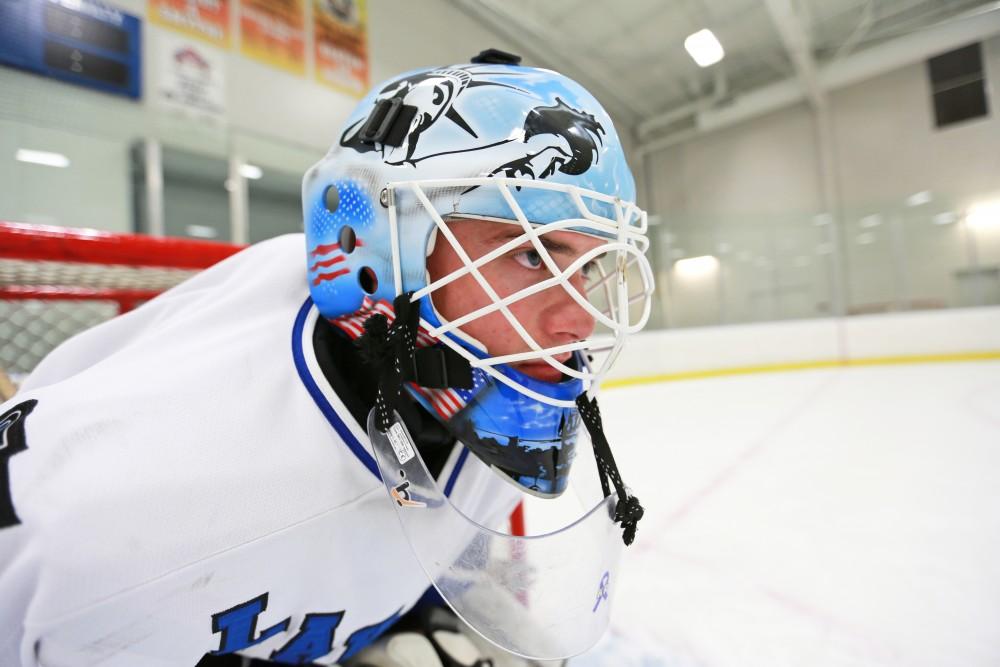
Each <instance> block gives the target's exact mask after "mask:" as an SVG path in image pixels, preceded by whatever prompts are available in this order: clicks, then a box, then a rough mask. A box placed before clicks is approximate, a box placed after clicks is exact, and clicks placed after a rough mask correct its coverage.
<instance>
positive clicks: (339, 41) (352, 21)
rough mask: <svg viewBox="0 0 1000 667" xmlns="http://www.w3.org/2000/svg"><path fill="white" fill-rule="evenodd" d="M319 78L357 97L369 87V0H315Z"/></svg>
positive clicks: (316, 54)
mask: <svg viewBox="0 0 1000 667" xmlns="http://www.w3.org/2000/svg"><path fill="white" fill-rule="evenodd" d="M313 16H314V17H315V22H314V23H315V26H314V30H315V39H314V42H315V54H314V55H315V59H316V80H317V81H319V82H320V83H325V84H326V85H328V86H332V87H333V88H336V89H337V90H340V91H342V92H346V93H348V94H351V95H355V96H357V97H362V96H363V95H364V94H365V93H366V92H367V91H368V85H369V84H368V72H369V65H368V3H367V0H313Z"/></svg>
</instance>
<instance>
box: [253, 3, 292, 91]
mask: <svg viewBox="0 0 1000 667" xmlns="http://www.w3.org/2000/svg"><path fill="white" fill-rule="evenodd" d="M305 33H306V26H305V6H304V0H242V1H241V3H240V50H241V51H242V52H243V54H244V55H245V56H247V57H249V58H253V59H254V60H259V61H260V62H263V63H266V64H268V65H271V66H273V67H277V68H279V69H283V70H285V71H288V72H291V73H293V74H299V75H303V74H305V71H306V63H305V49H306V47H305Z"/></svg>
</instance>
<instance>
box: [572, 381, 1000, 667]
mask: <svg viewBox="0 0 1000 667" xmlns="http://www.w3.org/2000/svg"><path fill="white" fill-rule="evenodd" d="M601 402H602V410H603V412H604V415H605V424H606V426H607V430H608V433H609V437H610V440H611V443H612V445H613V447H614V449H615V452H616V456H617V458H618V462H619V465H620V467H621V469H622V472H623V475H624V477H625V480H626V481H627V483H628V484H629V485H630V486H631V487H632V488H633V490H634V491H635V492H636V494H637V495H638V496H639V497H640V498H641V500H642V501H643V504H644V506H645V507H646V510H647V512H646V517H645V518H644V519H643V520H642V522H641V523H640V525H639V534H638V539H637V541H636V543H635V544H634V545H633V546H632V547H630V548H629V549H627V550H626V554H625V561H624V564H623V566H622V573H621V574H620V576H619V581H618V590H617V599H616V602H615V604H616V607H615V612H614V617H613V618H612V630H611V632H610V633H609V634H608V636H607V637H605V639H604V640H603V641H602V642H601V644H599V645H598V646H597V647H595V648H594V649H593V650H592V651H590V652H589V653H588V654H587V655H585V656H581V657H579V658H576V659H574V660H573V661H571V664H572V665H573V667H585V666H594V667H596V666H598V665H599V666H601V667H605V666H614V667H639V666H642V667H659V666H663V667H750V666H757V665H760V666H766V667H782V666H785V665H789V666H791V665H795V666H797V667H800V666H801V667H832V666H838V667H840V666H848V665H850V666H855V665H866V666H867V665H879V666H882V665H885V666H894V667H895V666H906V667H949V666H955V667H996V666H997V665H1000V363H998V362H978V363H951V364H923V365H906V366H878V367H864V368H846V369H837V370H816V371H803V372H789V373H775V374H761V375H752V376H739V377H725V378H715V379H708V380H696V381H686V382H676V383H665V384H658V385H645V386H636V387H629V388H622V389H615V390H611V391H608V392H605V393H604V394H603V395H602V399H601Z"/></svg>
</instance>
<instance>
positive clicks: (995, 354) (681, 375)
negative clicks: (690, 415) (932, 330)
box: [601, 350, 1000, 389]
mask: <svg viewBox="0 0 1000 667" xmlns="http://www.w3.org/2000/svg"><path fill="white" fill-rule="evenodd" d="M996 360H1000V350H987V351H984V352H955V353H952V354H911V355H900V356H892V357H866V358H861V359H819V360H816V361H793V362H788V363H783V364H760V365H757V366H732V367H729V368H712V369H706V370H699V371H681V372H678V373H661V374H658V375H643V376H639V377H630V378H621V379H619V380H607V381H606V382H603V383H602V384H601V387H602V388H603V389H614V388H615V387H631V386H634V385H639V384H655V383H658V382H679V381H681V380H701V379H704V378H714V377H723V376H727V375H751V374H754V373H784V372H787V371H805V370H812V369H815V368H849V367H852V366H891V365H899V364H939V363H948V362H956V361H996Z"/></svg>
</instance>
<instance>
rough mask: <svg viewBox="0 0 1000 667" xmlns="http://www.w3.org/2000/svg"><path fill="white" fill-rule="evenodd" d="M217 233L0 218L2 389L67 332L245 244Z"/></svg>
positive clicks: (13, 384) (124, 307)
mask: <svg viewBox="0 0 1000 667" xmlns="http://www.w3.org/2000/svg"><path fill="white" fill-rule="evenodd" d="M240 249H241V246H237V245H231V244H227V243H219V242H215V241H197V240H189V239H176V238H154V237H149V236H139V235H134V234H117V233H113V232H106V231H101V230H96V229H82V228H66V227H56V226H52V225H31V224H25V223H17V222H0V395H2V397H3V398H7V397H8V394H11V393H12V392H13V391H14V389H15V388H16V385H17V384H18V383H19V382H20V380H22V379H23V378H24V377H25V376H26V375H27V374H28V373H30V372H31V370H32V369H33V368H34V367H35V366H36V365H37V364H38V362H39V361H41V360H42V358H43V357H45V355H47V354H48V353H49V352H50V351H52V350H53V349H54V348H55V347H56V346H57V345H59V344H60V343H62V342H63V341H64V340H66V339H67V338H70V337H71V336H74V335H76V334H78V333H80V332H81V331H84V330H85V329H88V328H90V327H92V326H94V325H97V324H100V323H101V322H104V321H106V320H109V319H111V318H112V317H115V316H116V315H119V314H121V313H124V312H127V311H129V310H131V309H133V308H135V307H137V306H139V305H141V304H142V303H143V302H145V301H148V300H149V299H152V298H153V297H155V296H156V295H157V294H160V293H162V292H164V291H166V290H168V289H170V288H171V287H173V286H174V285H177V284H178V283H180V282H182V281H184V280H186V279H187V278H190V277H191V276H192V275H194V274H195V273H197V272H198V271H200V270H202V269H205V268H207V267H209V266H211V265H212V264H215V263H216V262H218V261H220V260H222V259H225V258H226V257H228V256H230V255H232V254H234V253H236V252H238V251H239V250H240Z"/></svg>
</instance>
